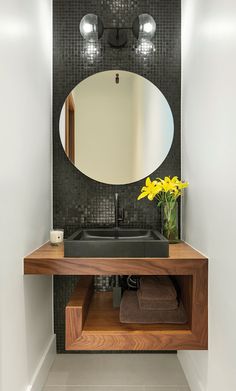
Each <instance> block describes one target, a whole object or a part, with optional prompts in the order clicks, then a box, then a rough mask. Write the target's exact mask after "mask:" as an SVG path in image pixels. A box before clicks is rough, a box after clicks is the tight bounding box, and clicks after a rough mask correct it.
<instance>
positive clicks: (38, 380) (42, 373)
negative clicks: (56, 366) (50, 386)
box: [26, 335, 56, 391]
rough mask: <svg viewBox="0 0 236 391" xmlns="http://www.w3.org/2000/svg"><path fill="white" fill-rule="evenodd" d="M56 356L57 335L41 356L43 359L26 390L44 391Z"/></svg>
mask: <svg viewBox="0 0 236 391" xmlns="http://www.w3.org/2000/svg"><path fill="white" fill-rule="evenodd" d="M55 357H56V336H55V335H53V336H52V337H51V339H50V341H49V343H48V345H47V347H46V349H45V351H44V353H43V355H42V357H41V360H40V362H39V364H38V366H37V368H36V370H35V372H34V375H33V377H32V380H31V382H30V385H29V386H28V387H27V390H26V391H42V389H43V386H44V384H45V382H46V379H47V376H48V372H49V370H50V368H51V365H52V363H53V361H54V360H55Z"/></svg>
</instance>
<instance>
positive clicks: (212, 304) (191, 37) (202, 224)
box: [179, 0, 236, 391]
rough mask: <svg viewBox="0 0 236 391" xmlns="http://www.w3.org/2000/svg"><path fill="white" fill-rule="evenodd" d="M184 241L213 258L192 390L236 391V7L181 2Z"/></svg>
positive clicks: (188, 366)
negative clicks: (203, 344) (203, 342)
mask: <svg viewBox="0 0 236 391" xmlns="http://www.w3.org/2000/svg"><path fill="white" fill-rule="evenodd" d="M182 6H183V7H182V11H183V33H182V42H183V64H182V65H183V79H182V87H183V89H182V96H183V98H182V177H183V178H184V179H186V180H188V181H189V182H190V187H189V189H188V190H187V191H186V199H185V202H184V207H183V212H184V216H183V226H184V232H183V235H184V238H185V239H186V241H187V242H188V243H190V244H191V245H193V246H194V247H195V248H197V249H198V250H200V251H202V252H203V253H204V254H206V255H207V256H208V257H209V351H208V352H206V351H205V352H182V353H179V358H180V360H181V362H182V365H183V367H184V370H185V372H186V374H187V377H188V380H189V383H190V385H191V390H192V391H198V390H202V391H203V390H204V391H205V390H207V391H222V390H224V391H234V390H236V333H235V325H236V304H235V297H236V293H235V289H236V288H235V287H236V283H235V276H236V259H235V238H236V225H235V222H236V207H235V197H236V174H235V170H236V74H235V71H236V2H235V0H224V1H222V0H208V1H206V0H183V2H182Z"/></svg>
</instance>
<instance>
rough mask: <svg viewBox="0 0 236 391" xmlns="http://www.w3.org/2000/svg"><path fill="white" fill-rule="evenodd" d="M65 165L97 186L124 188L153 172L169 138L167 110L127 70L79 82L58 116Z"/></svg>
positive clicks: (154, 91)
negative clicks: (104, 184) (122, 185)
mask: <svg viewBox="0 0 236 391" xmlns="http://www.w3.org/2000/svg"><path fill="white" fill-rule="evenodd" d="M59 128H60V137H61V142H62V145H63V148H64V150H65V153H66V155H67V156H68V158H69V159H70V161H71V162H72V163H73V164H74V165H75V167H77V168H78V169H79V170H80V171H81V172H82V173H84V174H85V175H87V176H88V177H90V178H92V179H95V180H97V181H99V182H103V183H108V184H116V185H121V184H128V183H132V182H136V181H138V180H140V179H143V178H144V177H146V176H148V175H150V174H151V173H152V172H153V171H155V170H156V169H157V168H158V167H159V166H160V165H161V164H162V162H163V161H164V159H165V158H166V156H167V154H168V152H169V150H170V147H171V144H172V141H173V134H174V123H173V116H172V113H171V109H170V106H169V104H168V102H167V100H166V99H165V97H164V95H163V94H162V93H161V91H160V90H159V89H158V88H157V87H156V86H155V85H154V84H152V83H151V82H150V81H148V80H147V79H145V78H143V77H141V76H139V75H137V74H134V73H131V72H126V71H118V70H117V71H106V72H101V73H97V74H95V75H93V76H90V77H89V78H87V79H85V80H84V81H82V82H81V83H79V84H78V85H77V86H76V87H75V88H74V89H73V90H72V91H71V93H70V94H69V96H68V97H67V99H66V101H65V104H64V106H63V108H62V111H61V115H60V123H59Z"/></svg>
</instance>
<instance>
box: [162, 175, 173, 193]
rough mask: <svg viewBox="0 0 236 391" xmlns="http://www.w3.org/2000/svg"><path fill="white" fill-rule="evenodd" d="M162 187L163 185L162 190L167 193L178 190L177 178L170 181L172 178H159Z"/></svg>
mask: <svg viewBox="0 0 236 391" xmlns="http://www.w3.org/2000/svg"><path fill="white" fill-rule="evenodd" d="M158 179H159V181H160V183H161V185H162V190H163V191H164V192H165V193H167V192H173V191H175V190H176V188H177V183H176V181H177V180H178V178H177V177H173V179H170V177H168V176H166V177H165V178H164V179H161V178H158Z"/></svg>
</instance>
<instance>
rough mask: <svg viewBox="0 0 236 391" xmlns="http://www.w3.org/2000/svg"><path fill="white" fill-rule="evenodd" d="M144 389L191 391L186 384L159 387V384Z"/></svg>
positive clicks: (148, 390) (150, 390) (153, 390)
mask: <svg viewBox="0 0 236 391" xmlns="http://www.w3.org/2000/svg"><path fill="white" fill-rule="evenodd" d="M144 391H191V390H190V388H189V387H185V386H183V387H182V386H172V387H168V386H167V387H159V386H146V387H144Z"/></svg>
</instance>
